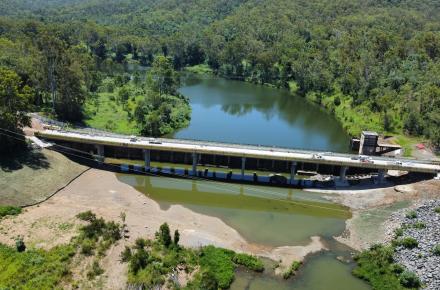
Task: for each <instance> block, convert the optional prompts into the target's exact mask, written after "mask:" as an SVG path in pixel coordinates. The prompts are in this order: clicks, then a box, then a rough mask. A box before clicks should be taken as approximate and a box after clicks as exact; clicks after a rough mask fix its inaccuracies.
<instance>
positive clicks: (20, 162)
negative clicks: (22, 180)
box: [0, 149, 50, 172]
mask: <svg viewBox="0 0 440 290" xmlns="http://www.w3.org/2000/svg"><path fill="white" fill-rule="evenodd" d="M24 166H27V167H29V168H31V169H34V170H36V169H47V168H49V167H50V163H49V161H48V160H47V157H46V156H45V155H44V154H43V152H42V151H41V150H37V149H24V150H22V151H20V152H16V153H11V154H8V155H5V154H3V155H0V168H1V170H2V171H5V172H12V171H15V170H19V169H22V168H23V167H24Z"/></svg>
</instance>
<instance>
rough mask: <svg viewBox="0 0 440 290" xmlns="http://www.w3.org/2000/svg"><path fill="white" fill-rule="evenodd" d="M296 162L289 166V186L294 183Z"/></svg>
mask: <svg viewBox="0 0 440 290" xmlns="http://www.w3.org/2000/svg"><path fill="white" fill-rule="evenodd" d="M296 165H297V164H296V162H295V161H293V162H292V165H290V184H293V182H294V181H295V173H296Z"/></svg>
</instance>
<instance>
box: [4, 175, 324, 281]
mask: <svg viewBox="0 0 440 290" xmlns="http://www.w3.org/2000/svg"><path fill="white" fill-rule="evenodd" d="M86 210H92V211H93V212H95V213H96V214H97V215H99V216H102V217H104V218H105V219H108V220H116V221H120V218H119V216H120V214H121V212H125V213H126V223H127V225H128V229H129V239H128V240H127V241H121V242H120V244H119V245H118V246H117V249H123V245H125V244H128V243H132V242H134V240H135V239H136V238H138V237H148V238H154V233H155V232H156V230H157V229H158V228H159V226H160V225H161V224H162V223H164V222H167V223H168V224H169V225H170V227H171V229H172V230H173V229H176V228H177V229H179V231H180V233H181V243H182V244H183V245H185V246H191V247H198V246H202V245H207V244H213V245H216V246H219V247H224V248H228V249H232V250H235V251H243V252H247V253H252V254H255V255H260V256H264V257H268V258H271V259H273V260H276V261H279V260H281V266H282V267H287V266H288V265H290V264H291V262H292V261H293V260H302V259H303V258H304V257H305V256H306V255H307V254H309V253H313V252H317V251H320V250H322V249H323V248H324V246H323V244H322V243H321V241H320V239H319V237H313V238H312V240H311V242H310V244H309V245H306V246H286V247H278V248H271V247H267V246H262V245H256V244H252V243H248V242H247V241H246V240H244V238H243V237H242V236H241V235H240V234H239V233H238V232H237V231H236V230H234V229H233V228H231V227H229V226H228V225H226V224H225V223H224V222H223V221H221V220H220V219H218V218H215V217H209V216H205V215H202V214H198V213H194V212H192V211H191V210H189V209H186V208H184V207H182V206H180V205H173V206H171V207H170V208H169V209H167V210H161V209H160V207H159V205H158V204H157V203H156V202H155V201H153V200H152V199H149V198H148V197H146V196H145V195H143V194H141V193H139V192H138V191H136V190H135V189H134V188H132V187H130V186H129V185H127V184H124V183H122V182H120V181H118V179H117V178H116V176H115V174H114V173H111V172H106V171H100V170H96V169H91V170H89V171H88V172H86V173H84V174H83V175H82V176H80V177H79V178H77V179H76V180H75V181H73V182H72V183H71V184H70V185H69V186H68V187H66V188H65V189H63V190H61V191H60V192H58V193H57V194H56V195H55V196H53V197H52V198H51V199H49V200H48V201H46V202H44V203H42V204H40V205H39V206H33V207H30V208H27V209H26V210H25V212H24V213H23V214H21V215H19V216H17V217H14V218H9V219H5V220H2V221H1V222H0V231H1V235H0V242H2V243H7V244H13V242H14V241H13V240H12V239H11V237H15V236H17V235H22V236H23V237H24V240H25V242H26V243H27V244H28V245H34V246H37V247H43V248H51V247H53V246H55V245H57V244H60V243H66V242H68V241H69V240H70V238H71V237H72V236H74V235H75V234H76V228H77V227H78V226H79V222H78V221H77V219H76V218H75V215H76V214H78V213H79V212H83V211H86ZM117 249H115V250H114V251H112V252H111V255H109V256H108V257H107V258H106V259H107V260H106V261H105V262H104V267H105V270H106V274H105V275H106V276H108V279H107V283H104V284H106V285H112V288H115V286H117V288H120V287H121V288H123V287H124V283H125V282H124V281H125V280H123V279H125V278H123V277H125V275H124V273H125V271H126V268H125V266H124V265H123V264H121V263H119V262H118V260H119V252H120V251H119V252H117ZM116 252H117V253H116ZM115 277H121V278H115ZM118 279H119V280H118ZM115 280H117V281H115ZM110 282H111V283H110ZM109 283H110V284H109Z"/></svg>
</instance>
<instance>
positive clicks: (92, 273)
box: [87, 260, 104, 280]
mask: <svg viewBox="0 0 440 290" xmlns="http://www.w3.org/2000/svg"><path fill="white" fill-rule="evenodd" d="M103 273H104V270H103V269H102V268H101V266H99V263H98V261H96V260H95V261H93V264H92V269H90V271H89V272H87V278H89V280H92V279H94V278H95V277H96V276H99V275H101V274H103Z"/></svg>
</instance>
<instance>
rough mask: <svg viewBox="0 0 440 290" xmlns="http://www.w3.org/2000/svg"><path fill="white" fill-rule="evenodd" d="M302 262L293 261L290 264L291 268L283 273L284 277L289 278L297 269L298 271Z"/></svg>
mask: <svg viewBox="0 0 440 290" xmlns="http://www.w3.org/2000/svg"><path fill="white" fill-rule="evenodd" d="M301 264H302V262H300V261H293V262H292V264H291V265H290V267H289V269H287V271H286V272H285V273H284V274H283V278H284V279H289V278H290V276H292V275H294V274H295V273H296V271H298V269H299V267H300V266H301Z"/></svg>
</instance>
